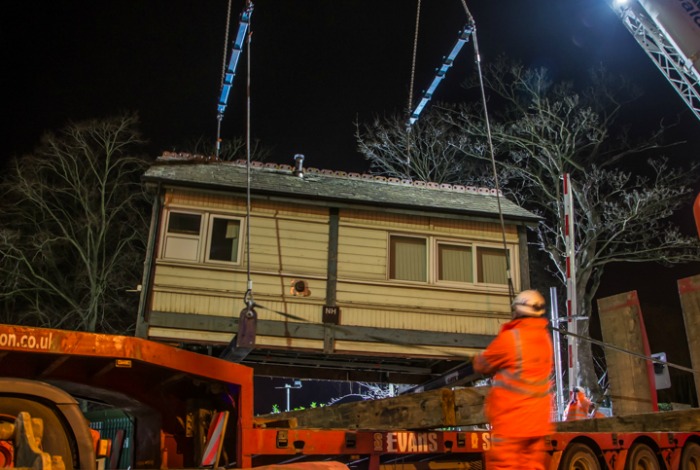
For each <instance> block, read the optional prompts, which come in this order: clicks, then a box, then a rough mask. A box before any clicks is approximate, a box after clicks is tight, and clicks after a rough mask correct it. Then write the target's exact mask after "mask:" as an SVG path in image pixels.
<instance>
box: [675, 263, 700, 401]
mask: <svg viewBox="0 0 700 470" xmlns="http://www.w3.org/2000/svg"><path fill="white" fill-rule="evenodd" d="M678 293H679V295H680V298H681V307H682V308H683V321H684V323H685V334H686V336H687V337H688V350H689V351H690V364H691V365H692V367H693V369H694V370H695V371H700V274H698V275H696V276H691V277H687V278H685V279H680V280H679V281H678ZM695 393H696V394H697V397H698V402H699V403H700V372H696V373H695Z"/></svg>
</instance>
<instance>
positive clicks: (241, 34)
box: [217, 2, 253, 119]
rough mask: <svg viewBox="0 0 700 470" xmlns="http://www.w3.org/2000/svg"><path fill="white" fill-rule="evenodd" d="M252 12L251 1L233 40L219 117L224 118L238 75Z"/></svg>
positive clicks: (219, 106) (222, 88) (223, 85)
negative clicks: (239, 62)
mask: <svg viewBox="0 0 700 470" xmlns="http://www.w3.org/2000/svg"><path fill="white" fill-rule="evenodd" d="M252 14H253V3H252V2H249V3H248V5H247V6H246V7H245V9H244V10H243V11H242V12H241V17H240V20H239V22H238V33H237V34H236V38H235V39H234V41H233V48H232V49H231V59H230V60H229V62H228V66H227V67H226V72H225V74H224V81H223V83H222V85H221V94H220V95H219V103H218V105H217V110H218V114H219V119H222V118H223V115H224V111H226V105H227V104H228V95H229V93H230V92H231V86H232V85H233V78H234V76H235V75H236V67H237V66H238V59H239V58H240V57H241V53H242V52H243V42H244V41H245V36H246V33H247V32H248V26H249V25H250V17H251V15H252Z"/></svg>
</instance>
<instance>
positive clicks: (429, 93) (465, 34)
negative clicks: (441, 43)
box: [408, 23, 474, 126]
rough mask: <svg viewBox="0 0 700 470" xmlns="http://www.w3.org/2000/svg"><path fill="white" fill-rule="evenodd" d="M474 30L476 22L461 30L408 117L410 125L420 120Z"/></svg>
mask: <svg viewBox="0 0 700 470" xmlns="http://www.w3.org/2000/svg"><path fill="white" fill-rule="evenodd" d="M472 32H474V23H470V24H468V25H466V26H465V27H464V29H462V30H461V31H460V32H459V37H458V38H457V42H456V43H455V45H454V46H453V47H452V51H451V52H450V54H449V55H448V56H447V57H445V58H444V60H443V62H442V65H441V66H440V68H439V69H438V70H437V73H436V74H435V78H433V81H432V83H431V84H430V86H429V87H428V89H427V90H425V91H424V92H423V97H422V98H421V100H420V102H419V103H418V105H417V106H416V109H414V110H413V112H412V113H411V117H410V118H409V119H408V125H409V126H412V125H413V124H414V123H415V122H416V121H417V120H418V118H419V117H420V113H421V112H423V108H425V107H426V106H427V105H428V101H430V99H431V98H432V97H433V93H435V90H436V89H437V87H438V85H439V84H440V82H441V81H442V79H443V78H445V74H446V73H447V71H448V70H449V69H450V67H452V64H453V63H454V61H455V59H456V58H457V54H459V51H460V50H462V46H464V44H465V43H466V42H467V41H469V37H470V36H471V34H472Z"/></svg>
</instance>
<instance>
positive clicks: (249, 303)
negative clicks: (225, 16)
mask: <svg viewBox="0 0 700 470" xmlns="http://www.w3.org/2000/svg"><path fill="white" fill-rule="evenodd" d="M250 3H251V2H250V0H247V1H246V8H250ZM249 21H251V20H249ZM252 39H253V26H252V21H251V23H250V24H249V26H248V60H247V63H246V66H247V67H246V135H245V139H246V141H245V142H246V143H245V159H246V210H245V238H246V240H245V246H246V275H247V278H246V279H247V284H246V291H245V295H244V297H243V300H244V302H245V304H246V307H247V312H246V315H248V316H249V317H250V316H254V315H255V314H254V312H253V311H252V310H253V306H254V305H255V302H254V301H253V279H252V276H251V273H250V212H251V207H250V206H251V204H250V180H251V178H250V54H251V47H250V43H251V42H252Z"/></svg>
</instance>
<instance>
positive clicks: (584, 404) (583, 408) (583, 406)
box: [564, 390, 591, 421]
mask: <svg viewBox="0 0 700 470" xmlns="http://www.w3.org/2000/svg"><path fill="white" fill-rule="evenodd" d="M590 410H591V401H590V400H589V399H588V397H587V396H586V394H585V393H583V392H580V391H578V390H577V391H576V392H575V394H574V399H573V400H572V401H571V403H569V406H568V407H567V408H566V413H565V415H566V416H565V417H564V421H576V420H579V419H588V418H589V417H590V416H589V413H590Z"/></svg>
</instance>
